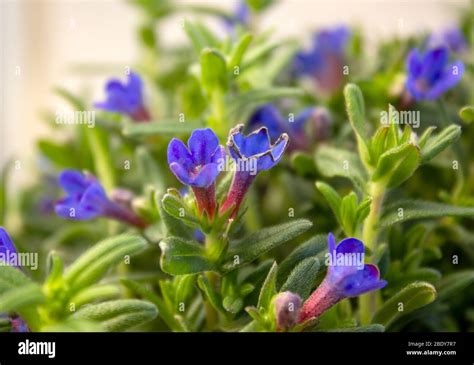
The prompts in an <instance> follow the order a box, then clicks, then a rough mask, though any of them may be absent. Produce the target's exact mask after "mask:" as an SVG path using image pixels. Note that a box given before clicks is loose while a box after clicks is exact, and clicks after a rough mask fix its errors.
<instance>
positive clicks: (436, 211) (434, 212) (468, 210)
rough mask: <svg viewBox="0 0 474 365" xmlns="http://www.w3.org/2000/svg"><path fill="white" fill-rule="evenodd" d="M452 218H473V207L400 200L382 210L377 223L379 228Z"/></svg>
mask: <svg viewBox="0 0 474 365" xmlns="http://www.w3.org/2000/svg"><path fill="white" fill-rule="evenodd" d="M446 216H453V217H474V207H464V206H455V205H449V204H443V203H435V202H427V201H423V200H401V201H397V202H394V203H392V204H390V205H389V206H387V207H385V208H384V210H383V214H382V218H381V219H380V221H379V225H380V226H381V227H388V226H391V225H392V224H394V223H398V222H407V221H410V220H414V219H428V218H442V217H446Z"/></svg>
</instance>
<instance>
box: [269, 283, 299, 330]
mask: <svg viewBox="0 0 474 365" xmlns="http://www.w3.org/2000/svg"><path fill="white" fill-rule="evenodd" d="M274 303H275V317H276V322H277V329H278V330H283V329H288V328H291V327H293V326H294V325H295V324H296V323H297V321H298V318H299V312H300V308H301V298H300V296H299V295H298V294H295V293H292V292H290V291H285V292H283V293H279V294H278V295H277V296H276V297H275V302H274Z"/></svg>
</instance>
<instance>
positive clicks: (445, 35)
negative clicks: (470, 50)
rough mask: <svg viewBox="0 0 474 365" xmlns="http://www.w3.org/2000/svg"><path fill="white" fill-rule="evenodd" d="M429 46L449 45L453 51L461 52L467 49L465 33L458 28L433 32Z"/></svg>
mask: <svg viewBox="0 0 474 365" xmlns="http://www.w3.org/2000/svg"><path fill="white" fill-rule="evenodd" d="M428 47H429V48H438V47H448V48H449V50H450V51H452V52H456V53H461V52H463V51H465V50H466V49H467V42H466V38H465V37H464V34H462V32H461V31H460V30H459V29H458V28H448V29H445V30H444V31H442V32H439V33H435V34H432V35H431V36H430V37H429V39H428Z"/></svg>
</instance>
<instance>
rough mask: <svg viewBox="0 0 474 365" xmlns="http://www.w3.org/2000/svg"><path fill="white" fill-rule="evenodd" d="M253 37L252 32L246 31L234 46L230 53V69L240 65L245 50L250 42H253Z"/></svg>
mask: <svg viewBox="0 0 474 365" xmlns="http://www.w3.org/2000/svg"><path fill="white" fill-rule="evenodd" d="M252 39H253V36H252V34H250V33H246V34H244V35H243V36H242V37H240V39H239V41H238V42H237V44H236V45H235V46H234V49H233V50H232V52H231V54H230V59H229V65H228V68H229V70H233V68H234V67H235V66H240V63H241V61H242V57H243V55H244V53H245V51H246V50H247V47H248V46H249V44H250V42H252Z"/></svg>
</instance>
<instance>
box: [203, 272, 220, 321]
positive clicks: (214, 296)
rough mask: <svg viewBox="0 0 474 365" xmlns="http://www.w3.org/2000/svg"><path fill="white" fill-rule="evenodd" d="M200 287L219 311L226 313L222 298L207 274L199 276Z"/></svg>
mask: <svg viewBox="0 0 474 365" xmlns="http://www.w3.org/2000/svg"><path fill="white" fill-rule="evenodd" d="M198 285H199V288H200V289H201V290H202V291H203V293H204V295H205V297H206V299H207V300H208V301H209V303H210V304H211V305H212V306H213V307H214V309H215V310H217V311H218V312H221V313H224V312H225V309H224V307H223V306H222V299H221V297H220V295H219V293H218V292H216V291H215V290H214V288H213V287H212V285H211V283H210V282H209V280H208V278H207V277H206V276H205V275H200V276H199V277H198Z"/></svg>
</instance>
